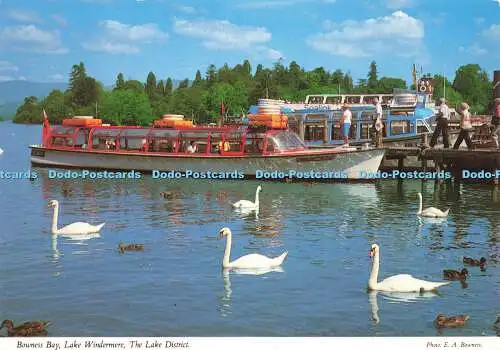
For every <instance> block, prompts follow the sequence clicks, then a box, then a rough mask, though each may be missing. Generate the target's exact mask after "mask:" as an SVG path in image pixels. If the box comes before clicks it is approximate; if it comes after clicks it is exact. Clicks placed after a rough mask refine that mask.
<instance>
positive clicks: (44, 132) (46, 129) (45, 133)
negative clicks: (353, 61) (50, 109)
mask: <svg viewBox="0 0 500 350" xmlns="http://www.w3.org/2000/svg"><path fill="white" fill-rule="evenodd" d="M49 130H50V124H49V118H48V117H47V113H45V108H44V109H43V128H42V144H45V139H46V138H47V136H48V135H49Z"/></svg>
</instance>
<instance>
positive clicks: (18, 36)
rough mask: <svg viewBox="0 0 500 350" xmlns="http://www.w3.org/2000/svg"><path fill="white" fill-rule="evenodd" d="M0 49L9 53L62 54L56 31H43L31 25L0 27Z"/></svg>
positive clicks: (59, 39) (65, 50) (62, 49)
mask: <svg viewBox="0 0 500 350" xmlns="http://www.w3.org/2000/svg"><path fill="white" fill-rule="evenodd" d="M0 48H1V49H4V50H10V51H24V52H34V53H48V54H64V53H67V52H68V50H67V49H66V48H64V47H63V46H62V43H61V35H60V33H59V32H58V31H45V30H42V29H39V28H38V27H36V26H35V25H33V24H29V25H19V26H10V27H4V28H1V27H0Z"/></svg>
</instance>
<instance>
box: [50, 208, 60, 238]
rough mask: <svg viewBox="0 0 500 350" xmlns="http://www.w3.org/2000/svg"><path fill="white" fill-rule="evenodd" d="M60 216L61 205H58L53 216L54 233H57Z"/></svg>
mask: <svg viewBox="0 0 500 350" xmlns="http://www.w3.org/2000/svg"><path fill="white" fill-rule="evenodd" d="M58 216H59V206H58V205H56V206H55V207H54V214H53V216H52V229H51V231H52V234H56V233H57V217H58Z"/></svg>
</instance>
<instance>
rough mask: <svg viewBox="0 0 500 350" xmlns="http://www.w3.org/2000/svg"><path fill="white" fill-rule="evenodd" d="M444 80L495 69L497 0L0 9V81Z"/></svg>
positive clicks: (98, 0) (94, 1) (499, 31)
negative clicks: (226, 76) (277, 70)
mask: <svg viewBox="0 0 500 350" xmlns="http://www.w3.org/2000/svg"><path fill="white" fill-rule="evenodd" d="M244 59H248V60H249V61H250V62H251V64H252V67H253V68H254V69H255V67H256V66H257V64H259V63H260V64H263V65H264V66H266V67H271V66H272V65H273V63H275V62H278V61H280V60H281V62H282V63H283V64H284V65H288V64H289V63H290V62H291V61H296V62H297V63H298V64H299V65H300V66H302V67H304V68H305V69H307V70H309V69H314V68H315V67H319V66H323V67H325V68H326V69H327V70H332V71H333V70H335V69H342V70H343V71H349V72H350V73H351V74H352V76H353V78H354V79H355V81H356V80H357V79H363V78H366V75H367V72H368V67H369V65H370V62H371V61H372V60H374V61H376V62H377V65H378V70H379V76H391V77H399V78H403V79H406V80H407V81H408V82H410V81H411V66H412V64H413V63H415V64H417V65H418V66H420V67H422V70H423V72H424V73H425V72H431V73H441V74H442V73H444V74H445V75H446V76H448V77H450V78H451V79H453V77H454V74H455V71H456V69H457V68H458V67H459V66H460V65H463V64H468V63H477V64H479V65H480V66H481V67H482V68H483V69H485V70H486V71H488V73H489V74H490V76H492V74H493V71H494V70H499V69H500V63H499V62H500V0H371V1H370V0H0V81H8V80H28V81H39V82H65V81H67V80H68V74H69V72H70V71H71V67H72V65H73V64H77V63H79V62H81V61H82V62H84V63H85V66H86V67H87V72H88V74H89V75H91V76H93V77H95V78H96V79H98V80H100V81H102V82H103V83H104V84H105V85H112V84H114V82H115V78H116V75H117V74H118V73H119V72H122V73H123V74H124V76H125V78H127V79H138V80H141V81H145V79H146V76H147V74H148V72H150V71H152V72H154V73H155V74H156V76H157V79H166V78H167V77H172V78H174V79H185V78H189V79H193V78H194V75H195V73H196V70H197V69H200V71H201V72H202V73H205V71H206V69H207V67H208V66H209V65H210V64H215V65H216V66H217V67H221V66H222V65H223V64H224V63H228V64H229V65H230V66H233V65H235V64H238V63H241V62H242V61H243V60H244Z"/></svg>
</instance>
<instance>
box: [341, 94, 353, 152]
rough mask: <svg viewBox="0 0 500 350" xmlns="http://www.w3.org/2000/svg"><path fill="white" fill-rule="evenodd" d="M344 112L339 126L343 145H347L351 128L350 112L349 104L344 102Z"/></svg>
mask: <svg viewBox="0 0 500 350" xmlns="http://www.w3.org/2000/svg"><path fill="white" fill-rule="evenodd" d="M342 108H343V109H344V113H342V118H341V119H340V127H341V130H342V136H343V137H344V145H349V131H350V130H351V122H352V112H351V111H350V110H349V105H348V104H347V103H344V105H343V106H342Z"/></svg>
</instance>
